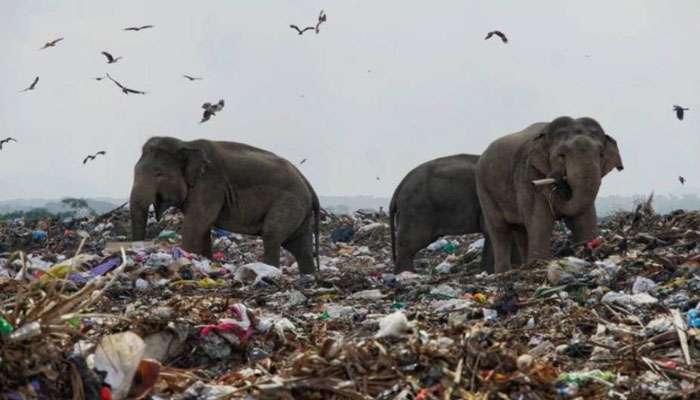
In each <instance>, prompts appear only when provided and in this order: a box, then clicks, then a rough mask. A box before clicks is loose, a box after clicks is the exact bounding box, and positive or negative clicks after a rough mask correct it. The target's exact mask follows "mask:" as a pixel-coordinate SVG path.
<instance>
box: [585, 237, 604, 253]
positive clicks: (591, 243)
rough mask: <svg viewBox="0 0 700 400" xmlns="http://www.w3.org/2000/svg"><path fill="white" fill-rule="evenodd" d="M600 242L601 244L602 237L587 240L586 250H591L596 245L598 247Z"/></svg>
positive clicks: (595, 247)
mask: <svg viewBox="0 0 700 400" xmlns="http://www.w3.org/2000/svg"><path fill="white" fill-rule="evenodd" d="M601 244H603V239H601V238H595V239H593V240H590V241H588V243H586V248H587V249H588V250H591V251H593V250H595V249H597V248H598V247H600V245H601Z"/></svg>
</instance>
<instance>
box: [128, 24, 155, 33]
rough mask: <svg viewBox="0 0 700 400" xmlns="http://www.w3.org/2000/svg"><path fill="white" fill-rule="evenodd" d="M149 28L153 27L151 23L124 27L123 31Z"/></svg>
mask: <svg viewBox="0 0 700 400" xmlns="http://www.w3.org/2000/svg"><path fill="white" fill-rule="evenodd" d="M149 28H154V26H153V25H143V26H130V27H128V28H124V30H125V31H134V32H138V31H140V30H141V29H149Z"/></svg>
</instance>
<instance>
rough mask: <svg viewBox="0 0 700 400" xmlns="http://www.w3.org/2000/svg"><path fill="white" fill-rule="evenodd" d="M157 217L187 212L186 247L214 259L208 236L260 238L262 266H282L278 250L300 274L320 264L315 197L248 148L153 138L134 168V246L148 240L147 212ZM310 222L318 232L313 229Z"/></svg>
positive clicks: (289, 168)
mask: <svg viewBox="0 0 700 400" xmlns="http://www.w3.org/2000/svg"><path fill="white" fill-rule="evenodd" d="M150 205H153V206H154V207H155V211H156V218H158V219H160V216H161V215H162V213H163V211H165V210H166V209H168V208H169V207H177V208H179V209H180V210H182V211H183V213H184V222H183V226H182V242H183V243H182V246H183V248H184V249H185V250H188V251H192V252H195V253H199V254H203V255H208V256H210V255H211V236H210V229H211V228H212V227H214V226H216V227H219V228H223V229H227V230H230V231H233V232H237V233H243V234H250V235H260V236H262V239H263V245H264V248H265V256H264V262H265V263H267V264H270V265H274V266H279V261H280V246H282V247H284V248H285V249H287V250H288V251H289V252H291V253H292V255H294V257H295V258H296V260H297V262H298V264H299V270H300V272H301V273H304V274H308V273H312V272H313V271H314V249H313V238H312V236H313V235H314V234H315V236H316V263H317V264H318V261H319V260H318V255H319V252H318V247H319V218H320V207H319V202H318V197H317V196H316V193H315V192H314V189H313V188H312V187H311V185H310V184H309V182H308V181H307V180H306V178H305V177H304V176H303V175H302V174H301V172H300V171H299V170H298V169H297V168H296V167H295V166H294V165H292V163H290V162H289V161H287V160H285V159H283V158H281V157H279V156H277V155H275V154H273V153H271V152H269V151H265V150H261V149H258V148H255V147H252V146H249V145H246V144H242V143H234V142H220V141H210V140H193V141H182V140H179V139H176V138H172V137H152V138H150V139H149V140H148V141H146V143H145V144H144V145H143V150H142V154H141V158H140V159H139V161H138V162H137V163H136V167H135V168H134V184H133V187H132V189H131V197H130V209H131V224H132V234H133V239H134V240H144V239H145V229H146V221H147V216H148V208H149V206H150ZM312 221H313V225H314V226H313V231H312V224H311V222H312Z"/></svg>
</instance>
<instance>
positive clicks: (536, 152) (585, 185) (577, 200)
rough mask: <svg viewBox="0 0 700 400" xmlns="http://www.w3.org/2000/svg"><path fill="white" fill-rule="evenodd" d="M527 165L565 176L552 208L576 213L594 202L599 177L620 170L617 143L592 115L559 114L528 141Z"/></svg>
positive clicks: (550, 175) (561, 212)
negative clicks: (582, 116) (573, 116)
mask: <svg viewBox="0 0 700 400" xmlns="http://www.w3.org/2000/svg"><path fill="white" fill-rule="evenodd" d="M528 161H529V164H530V167H531V168H534V169H535V170H536V171H537V172H538V173H539V174H541V175H543V176H545V177H548V178H562V177H566V182H565V183H563V184H561V185H559V186H558V190H556V191H555V192H554V193H555V196H554V197H553V204H552V205H553V207H554V209H555V210H556V211H557V212H558V213H559V214H562V215H564V216H576V215H579V214H580V213H582V212H584V211H585V210H586V209H588V208H589V207H590V206H591V205H592V204H593V203H594V201H595V198H596V196H597V195H598V189H599V188H600V182H601V179H602V177H603V176H605V175H607V174H608V172H610V171H612V169H613V168H617V169H618V170H622V169H623V168H624V167H623V165H622V159H621V158H620V152H619V150H618V148H617V142H616V141H615V139H613V138H612V137H610V136H608V135H606V134H605V132H604V131H603V128H602V127H601V126H600V124H598V122H596V121H595V120H594V119H592V118H579V119H573V118H570V117H559V118H557V119H555V120H554V121H552V122H550V123H549V124H547V125H546V126H545V128H544V129H543V130H542V132H541V133H540V134H539V135H538V136H537V137H536V138H535V139H534V140H533V141H532V142H531V144H530V148H529V155H528Z"/></svg>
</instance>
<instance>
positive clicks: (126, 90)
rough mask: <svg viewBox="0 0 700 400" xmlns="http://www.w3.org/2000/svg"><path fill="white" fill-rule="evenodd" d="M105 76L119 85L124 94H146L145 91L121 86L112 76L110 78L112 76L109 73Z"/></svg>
mask: <svg viewBox="0 0 700 400" xmlns="http://www.w3.org/2000/svg"><path fill="white" fill-rule="evenodd" d="M107 78H109V80H110V81H112V82H114V84H115V85H117V86H119V88H120V89H121V90H122V92H124V94H127V95H128V94H129V93H134V94H146V92H142V91H140V90H134V89H129V88H128V87H124V86H122V84H121V83H119V82H117V81H116V80H114V78H112V76H111V75H110V74H107Z"/></svg>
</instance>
